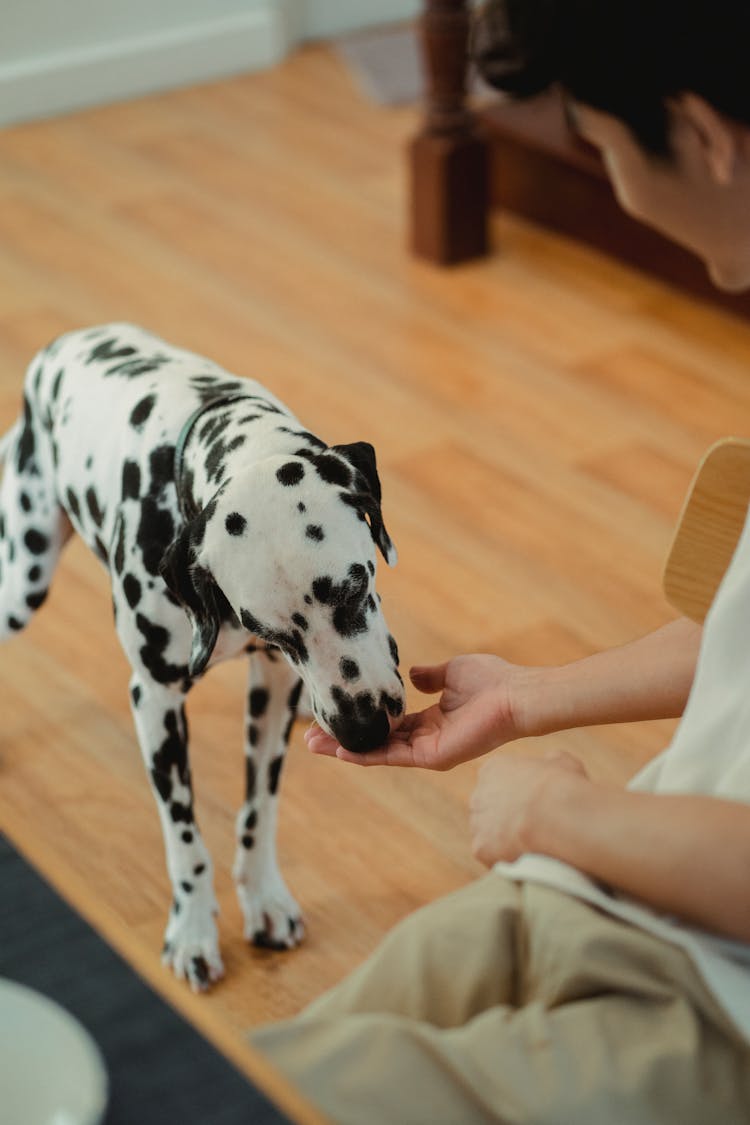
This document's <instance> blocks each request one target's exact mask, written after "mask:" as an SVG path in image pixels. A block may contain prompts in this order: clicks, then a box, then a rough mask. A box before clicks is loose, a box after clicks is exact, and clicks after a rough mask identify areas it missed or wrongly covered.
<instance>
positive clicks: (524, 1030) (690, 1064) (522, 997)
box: [252, 872, 750, 1125]
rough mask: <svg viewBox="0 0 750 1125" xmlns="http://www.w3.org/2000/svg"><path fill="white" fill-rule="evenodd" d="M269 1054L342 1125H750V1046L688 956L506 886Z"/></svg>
mask: <svg viewBox="0 0 750 1125" xmlns="http://www.w3.org/2000/svg"><path fill="white" fill-rule="evenodd" d="M252 1040H253V1043H254V1044H255V1046H256V1047H258V1048H259V1049H260V1050H261V1051H262V1052H264V1053H265V1054H267V1055H268V1056H269V1057H270V1058H271V1059H272V1061H273V1062H274V1063H275V1064H276V1066H277V1067H278V1068H279V1069H280V1070H282V1071H283V1072H285V1073H286V1074H287V1075H288V1076H289V1077H290V1078H291V1080H292V1081H293V1082H294V1083H295V1084H296V1085H297V1086H298V1087H299V1088H300V1089H301V1090H302V1091H303V1092H304V1093H306V1094H307V1096H308V1097H309V1099H310V1100H311V1101H313V1102H314V1103H316V1104H317V1105H318V1106H319V1107H320V1108H321V1109H322V1110H323V1111H324V1113H326V1114H327V1115H328V1116H329V1117H330V1118H331V1120H332V1121H334V1122H336V1123H337V1125H474V1123H475V1122H476V1123H480V1122H481V1123H483V1125H484V1123H485V1122H503V1123H504V1125H515V1123H517V1122H519V1123H520V1122H523V1123H524V1125H657V1123H658V1125H714V1123H719V1122H720V1123H721V1125H741V1123H742V1125H748V1122H750V1046H749V1045H748V1044H747V1043H746V1042H744V1041H743V1040H742V1039H741V1038H740V1036H739V1035H738V1034H737V1033H736V1032H735V1031H734V1029H733V1027H732V1025H731V1024H730V1023H729V1021H728V1020H727V1019H726V1017H725V1016H724V1015H723V1013H722V1011H721V1009H720V1008H719V1007H718V1005H717V1004H716V1002H715V1001H714V1000H713V998H712V997H711V995H710V993H709V992H708V991H707V990H706V988H705V986H704V985H703V984H702V982H701V980H700V978H699V977H698V975H697V973H696V972H695V970H694V969H693V967H692V965H691V963H690V961H689V960H688V958H687V956H686V955H685V954H684V953H682V952H681V951H680V950H679V949H677V948H676V947H675V946H672V945H669V944H668V943H666V942H663V941H661V940H660V939H659V938H656V937H653V936H652V935H650V934H648V933H645V932H644V931H642V930H639V929H637V928H635V927H632V926H629V925H627V924H625V923H623V922H621V921H619V920H617V919H614V918H611V917H610V916H608V915H606V914H604V913H602V912H601V911H599V910H597V909H596V908H594V907H592V906H590V905H588V904H586V903H583V902H581V901H579V900H577V899H573V898H571V897H569V896H568V895H565V894H562V893H561V892H559V891H556V890H552V889H550V888H546V887H541V886H538V885H533V884H520V885H519V884H515V883H512V882H510V881H508V880H506V879H504V878H503V877H501V876H500V875H497V874H496V873H494V872H492V873H490V874H488V875H486V876H485V877H483V878H482V879H479V880H478V881H477V882H476V883H473V884H471V885H469V886H467V887H465V888H463V889H462V890H460V891H458V892H456V893H455V894H452V895H449V896H448V897H447V898H444V899H441V900H439V901H438V902H436V903H433V904H432V905H430V906H427V907H424V908H423V909H422V910H419V911H418V912H417V913H415V914H414V915H412V916H411V917H409V918H407V919H406V920H405V921H404V922H402V923H400V924H399V925H398V926H397V927H396V928H395V929H394V930H393V931H392V932H391V933H390V934H389V935H388V936H387V937H386V939H385V940H384V941H383V943H382V945H381V946H380V947H379V949H378V950H377V951H376V952H375V953H374V954H373V956H372V957H370V958H369V959H368V960H367V961H366V962H365V963H364V964H363V965H362V966H361V967H360V968H359V969H357V970H356V971H355V972H354V973H353V974H352V975H351V976H350V977H348V978H347V979H346V980H344V981H343V983H342V984H340V985H338V986H337V987H336V988H334V989H333V990H332V991H330V992H328V993H326V994H325V995H324V996H322V997H321V998H320V999H318V1000H316V1001H315V1002H314V1003H313V1004H312V1005H311V1006H310V1007H309V1008H307V1009H306V1010H305V1011H304V1012H303V1013H302V1014H301V1015H299V1016H297V1017H296V1018H294V1019H290V1020H287V1021H285V1022H284V1023H280V1024H275V1025H271V1026H268V1027H264V1028H260V1029H258V1030H256V1031H255V1032H254V1033H253V1036H252Z"/></svg>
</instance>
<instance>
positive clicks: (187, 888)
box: [180, 879, 193, 895]
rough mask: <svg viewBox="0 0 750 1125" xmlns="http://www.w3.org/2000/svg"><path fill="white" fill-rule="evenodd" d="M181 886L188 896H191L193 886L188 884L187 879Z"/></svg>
mask: <svg viewBox="0 0 750 1125" xmlns="http://www.w3.org/2000/svg"><path fill="white" fill-rule="evenodd" d="M180 886H181V887H182V889H183V891H184V892H185V894H186V895H191V894H192V893H193V884H192V883H188V881H187V879H183V880H182V882H181V883H180Z"/></svg>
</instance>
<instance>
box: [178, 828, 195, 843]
mask: <svg viewBox="0 0 750 1125" xmlns="http://www.w3.org/2000/svg"><path fill="white" fill-rule="evenodd" d="M180 839H181V840H182V842H183V844H192V842H193V833H192V832H189V831H188V830H187V829H186V830H185V831H184V832H183V833H182V836H181V837H180Z"/></svg>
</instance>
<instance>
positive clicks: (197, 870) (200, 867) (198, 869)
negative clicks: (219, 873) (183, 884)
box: [193, 863, 206, 875]
mask: <svg viewBox="0 0 750 1125" xmlns="http://www.w3.org/2000/svg"><path fill="white" fill-rule="evenodd" d="M205 870H206V865H205V863H196V865H195V867H194V868H193V875H202V874H203V872H204V871H205Z"/></svg>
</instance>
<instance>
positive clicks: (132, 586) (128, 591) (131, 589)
mask: <svg viewBox="0 0 750 1125" xmlns="http://www.w3.org/2000/svg"><path fill="white" fill-rule="evenodd" d="M122 588H123V590H124V591H125V597H126V598H127V599H128V605H129V606H130V608H131V609H135V607H136V606H137V605H138V602H139V601H140V600H141V584H140V582H139V581H138V579H137V578H136V576H135V575H134V574H126V575H125V577H124V578H123V580H122Z"/></svg>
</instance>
